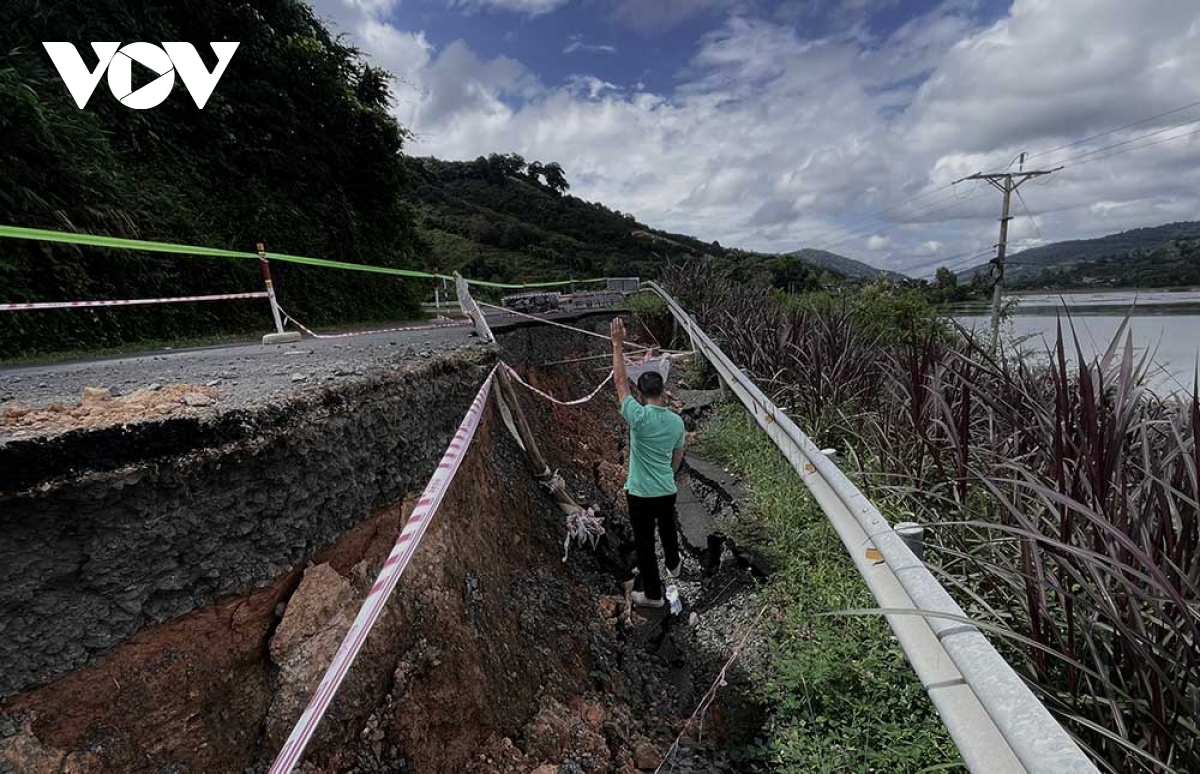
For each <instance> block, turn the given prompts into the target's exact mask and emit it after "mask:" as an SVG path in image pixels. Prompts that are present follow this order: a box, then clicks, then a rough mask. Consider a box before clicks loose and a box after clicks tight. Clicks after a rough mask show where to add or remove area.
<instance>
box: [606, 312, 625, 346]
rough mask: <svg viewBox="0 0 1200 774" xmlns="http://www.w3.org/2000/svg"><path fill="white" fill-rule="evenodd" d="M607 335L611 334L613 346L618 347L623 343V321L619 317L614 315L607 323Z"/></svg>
mask: <svg viewBox="0 0 1200 774" xmlns="http://www.w3.org/2000/svg"><path fill="white" fill-rule="evenodd" d="M608 332H609V335H610V336H612V342H613V346H614V347H616V348H618V349H620V348H621V347H622V346H624V344H625V323H624V322H623V321H622V320H621V318H620V317H614V318H613V320H612V322H611V323H609V324H608Z"/></svg>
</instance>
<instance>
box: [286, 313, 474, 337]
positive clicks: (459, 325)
mask: <svg viewBox="0 0 1200 774" xmlns="http://www.w3.org/2000/svg"><path fill="white" fill-rule="evenodd" d="M280 311H281V312H283V310H282V309H280ZM283 318H284V319H285V320H287V321H288V322H291V323H293V324H294V325H295V326H296V327H297V328H299V329H300V330H302V331H304V332H305V333H307V334H308V335H309V336H312V337H313V338H314V339H348V338H350V337H351V336H371V335H373V334H376V333H409V332H411V331H439V330H442V329H443V328H463V327H466V326H469V325H470V324H471V323H470V321H469V320H467V321H462V320H459V321H455V322H448V323H433V324H431V325H408V326H401V327H397V328H377V329H375V330H369V331H349V332H347V333H317V332H316V331H314V330H313V329H312V328H309V327H308V326H307V325H305V324H304V323H302V322H300V321H299V320H297V319H296V318H295V317H292V316H291V315H290V314H288V313H287V312H283Z"/></svg>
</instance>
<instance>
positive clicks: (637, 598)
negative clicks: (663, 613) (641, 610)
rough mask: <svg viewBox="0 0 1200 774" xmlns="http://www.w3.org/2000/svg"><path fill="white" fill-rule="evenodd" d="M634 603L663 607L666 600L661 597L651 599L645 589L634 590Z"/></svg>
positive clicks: (642, 605) (643, 605)
mask: <svg viewBox="0 0 1200 774" xmlns="http://www.w3.org/2000/svg"><path fill="white" fill-rule="evenodd" d="M633 604H635V605H637V606H638V607H662V606H663V605H665V604H666V602H664V601H663V600H661V599H651V598H650V597H648V596H646V592H644V591H635V592H633Z"/></svg>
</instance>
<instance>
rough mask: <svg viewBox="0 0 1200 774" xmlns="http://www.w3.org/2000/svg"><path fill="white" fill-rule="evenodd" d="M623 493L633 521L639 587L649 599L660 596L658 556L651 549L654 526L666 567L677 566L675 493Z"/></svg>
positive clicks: (659, 597)
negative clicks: (663, 494) (658, 494)
mask: <svg viewBox="0 0 1200 774" xmlns="http://www.w3.org/2000/svg"><path fill="white" fill-rule="evenodd" d="M626 497H628V498H629V521H630V522H631V523H632V524H633V540H634V545H635V547H636V548H637V566H638V572H639V573H640V574H641V576H642V591H644V592H645V593H646V596H647V597H649V598H650V599H662V595H663V588H662V579H661V578H660V577H659V575H658V556H657V554H655V551H654V528H655V526H657V527H658V537H659V539H660V540H662V547H663V554H664V555H665V557H666V560H667V567H677V566H678V565H679V534H678V532H677V531H676V529H675V495H673V494H670V495H665V496H663V497H638V496H637V495H631V494H628V493H626Z"/></svg>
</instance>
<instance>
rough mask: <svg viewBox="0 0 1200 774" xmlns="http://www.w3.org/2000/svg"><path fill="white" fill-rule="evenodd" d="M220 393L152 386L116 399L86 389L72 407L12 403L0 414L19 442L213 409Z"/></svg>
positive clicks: (2, 427) (3, 428) (2, 426)
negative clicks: (26, 437)
mask: <svg viewBox="0 0 1200 774" xmlns="http://www.w3.org/2000/svg"><path fill="white" fill-rule="evenodd" d="M219 395H220V393H219V392H218V391H217V389H216V388H215V387H198V386H196V385H194V384H170V385H167V386H165V387H159V386H153V387H146V388H143V389H140V390H136V391H134V392H131V393H129V394H128V395H120V396H114V395H113V394H112V392H110V391H109V390H107V389H105V388H104V387H84V388H83V395H82V396H81V397H80V399H79V400H78V401H76V402H75V403H74V404H72V405H69V406H68V405H64V404H62V403H51V404H49V405H48V406H46V407H44V408H35V407H34V406H30V405H29V404H27V403H19V402H12V403H7V404H5V405H4V410H3V412H2V413H0V433H4V434H6V435H11V436H12V437H14V438H19V437H21V436H23V435H25V434H29V435H33V434H38V433H45V432H47V431H62V430H74V429H77V428H86V429H95V428H99V427H109V426H111V425H120V424H128V423H130V422H143V421H146V420H151V419H162V418H163V417H168V416H174V415H177V414H182V413H185V412H189V411H193V410H195V409H199V408H204V407H206V406H212V405H214V404H215V403H216V402H217V400H218V398H219Z"/></svg>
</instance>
